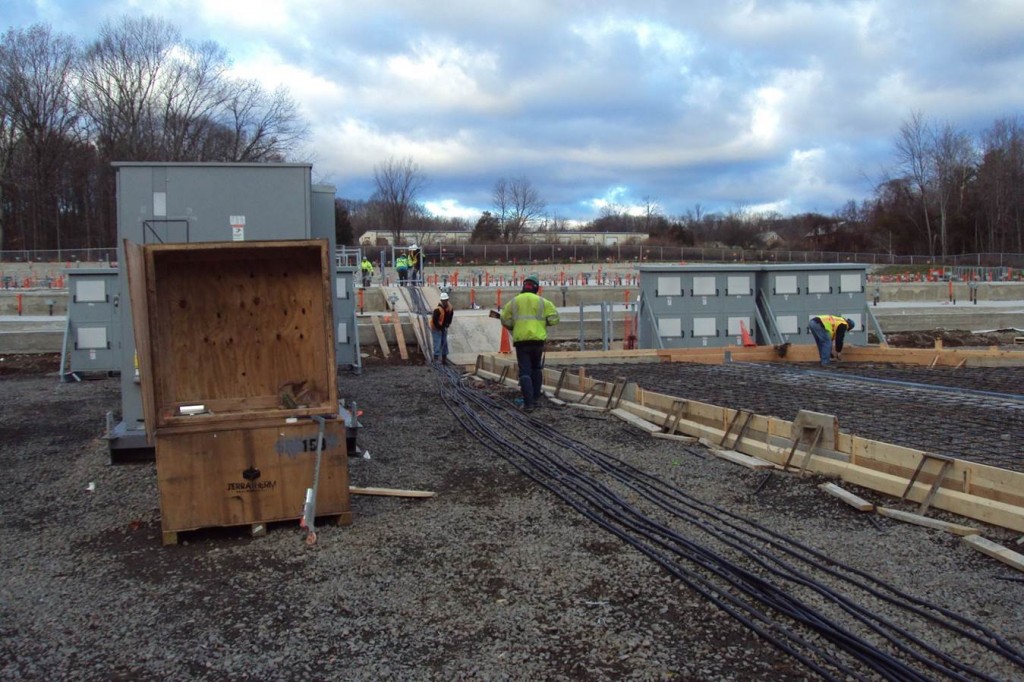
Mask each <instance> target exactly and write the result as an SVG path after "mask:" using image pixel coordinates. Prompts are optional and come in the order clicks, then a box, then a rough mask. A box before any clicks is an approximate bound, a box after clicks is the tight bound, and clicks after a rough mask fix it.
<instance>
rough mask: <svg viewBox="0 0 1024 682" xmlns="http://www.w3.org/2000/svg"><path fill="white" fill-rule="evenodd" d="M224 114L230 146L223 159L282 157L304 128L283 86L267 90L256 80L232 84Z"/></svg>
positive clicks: (268, 159)
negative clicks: (271, 92)
mask: <svg viewBox="0 0 1024 682" xmlns="http://www.w3.org/2000/svg"><path fill="white" fill-rule="evenodd" d="M227 116H228V126H227V129H228V130H229V131H230V146H229V148H228V152H229V153H228V154H227V158H225V159H224V160H225V161H283V160H284V159H285V158H286V157H287V155H288V152H290V151H291V150H292V149H294V148H295V147H296V146H297V145H298V143H299V142H300V141H301V140H303V139H304V138H305V136H306V134H307V132H308V131H307V128H306V126H305V125H304V124H303V123H302V122H301V120H300V118H299V115H298V112H297V109H296V107H295V102H294V101H293V100H292V98H291V96H290V95H289V94H288V91H287V90H285V89H284V88H278V89H277V90H275V91H274V93H273V94H267V92H266V91H265V90H264V89H263V88H262V86H260V84H259V83H257V82H256V81H246V82H244V83H239V84H238V85H237V86H235V87H234V88H233V94H232V95H231V96H230V98H229V100H228V104H227Z"/></svg>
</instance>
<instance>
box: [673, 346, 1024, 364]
mask: <svg viewBox="0 0 1024 682" xmlns="http://www.w3.org/2000/svg"><path fill="white" fill-rule="evenodd" d="M726 354H728V357H729V358H730V359H731V360H732V361H733V362H802V363H815V362H817V361H818V349H817V346H815V345H812V344H791V345H790V346H788V347H787V348H786V353H785V355H784V356H780V355H779V353H778V352H777V351H776V350H775V348H774V347H773V346H757V347H754V348H742V347H739V346H728V347H719V348H673V349H666V350H660V351H658V357H659V358H661V360H662V361H663V362H699V363H705V364H722V363H724V362H725V361H726ZM843 361H844V362H891V363H899V364H906V365H919V366H927V367H963V366H968V367H1000V366H1012V367H1020V366H1024V356H1022V354H1021V353H1019V352H1013V351H1006V350H999V349H998V348H988V349H962V348H941V347H940V348H935V349H931V348H892V347H890V346H847V347H846V348H845V349H844V350H843Z"/></svg>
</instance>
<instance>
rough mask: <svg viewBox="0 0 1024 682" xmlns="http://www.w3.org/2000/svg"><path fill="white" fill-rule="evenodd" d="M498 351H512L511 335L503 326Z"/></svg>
mask: <svg viewBox="0 0 1024 682" xmlns="http://www.w3.org/2000/svg"><path fill="white" fill-rule="evenodd" d="M498 352H499V353H511V352H512V335H511V334H509V333H508V329H506V328H505V327H502V328H501V346H500V347H499V348H498Z"/></svg>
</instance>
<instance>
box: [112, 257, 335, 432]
mask: <svg viewBox="0 0 1024 682" xmlns="http://www.w3.org/2000/svg"><path fill="white" fill-rule="evenodd" d="M125 252H126V254H128V256H127V263H128V268H129V292H130V294H131V299H132V300H131V304H132V313H133V320H134V330H133V331H134V334H135V337H136V346H137V348H138V350H139V374H140V379H141V383H142V387H143V393H144V395H145V397H144V399H143V408H144V412H145V417H146V425H147V429H148V430H152V429H158V428H161V427H166V426H174V425H176V424H179V423H182V421H183V420H192V419H193V417H190V416H183V415H182V413H181V412H180V408H181V407H183V406H195V405H202V406H203V407H204V408H205V411H204V416H203V418H204V419H205V420H206V421H208V422H211V423H222V422H223V423H227V422H232V423H234V422H238V421H240V420H245V419H260V418H264V417H266V416H267V415H268V413H270V414H272V415H277V416H280V417H282V418H284V417H286V416H306V415H312V414H320V415H326V414H334V413H336V412H337V404H338V394H337V392H338V389H337V366H336V363H335V355H334V336H333V330H334V324H333V308H332V305H333V304H332V298H331V296H332V292H331V281H332V276H331V269H330V268H332V267H333V261H332V259H331V258H330V257H329V254H328V243H327V240H325V239H314V240H295V241H276V242H204V243H191V244H148V245H145V246H139V245H135V244H131V243H130V242H126V244H125ZM286 393H287V394H289V395H291V397H292V398H294V400H290V399H284V398H283V395H284V394H286Z"/></svg>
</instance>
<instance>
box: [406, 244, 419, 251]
mask: <svg viewBox="0 0 1024 682" xmlns="http://www.w3.org/2000/svg"><path fill="white" fill-rule="evenodd" d="M409 250H410V251H419V250H420V247H418V246H416V245H415V244H413V245H412V246H410V247H409Z"/></svg>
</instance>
